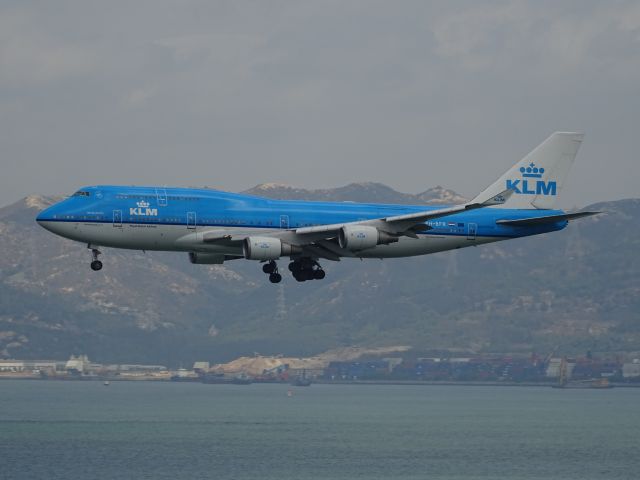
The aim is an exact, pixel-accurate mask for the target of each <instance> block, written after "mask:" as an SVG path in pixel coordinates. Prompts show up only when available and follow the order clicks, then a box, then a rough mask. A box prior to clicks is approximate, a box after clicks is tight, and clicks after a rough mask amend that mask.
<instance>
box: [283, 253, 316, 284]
mask: <svg viewBox="0 0 640 480" xmlns="http://www.w3.org/2000/svg"><path fill="white" fill-rule="evenodd" d="M289 271H290V272H291V274H292V275H293V278H295V279H296V280H297V281H298V282H305V281H307V280H322V279H323V278H324V277H325V272H324V270H323V269H322V267H321V266H320V264H319V263H318V262H316V261H315V260H312V259H310V258H300V259H298V260H294V261H293V262H291V263H290V264H289Z"/></svg>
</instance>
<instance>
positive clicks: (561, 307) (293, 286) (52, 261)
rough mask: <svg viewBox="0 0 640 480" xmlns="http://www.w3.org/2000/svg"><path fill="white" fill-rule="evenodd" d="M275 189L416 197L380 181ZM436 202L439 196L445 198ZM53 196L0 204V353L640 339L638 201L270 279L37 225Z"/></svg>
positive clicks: (212, 355)
mask: <svg viewBox="0 0 640 480" xmlns="http://www.w3.org/2000/svg"><path fill="white" fill-rule="evenodd" d="M251 193H254V194H257V193H260V194H263V195H265V196H267V195H268V196H271V197H274V198H305V199H310V200H352V201H369V202H398V203H426V202H427V201H431V202H435V203H437V202H443V201H447V202H448V201H451V200H453V199H455V200H456V201H462V197H460V196H458V195H457V194H455V192H451V191H447V190H444V189H432V190H427V191H426V192H424V193H423V194H419V195H409V194H403V193H400V192H395V191H394V190H392V189H390V188H389V187H386V186H384V185H378V184H353V185H348V186H346V187H342V188H338V189H335V190H314V191H306V190H301V189H294V188H292V187H281V186H277V187H276V186H265V185H262V186H258V187H256V188H254V189H252V190H251ZM445 199H446V200H445ZM54 200H55V198H50V197H40V196H32V197H27V198H25V199H23V200H21V201H19V202H17V203H15V204H13V205H10V206H7V207H4V208H2V209H0V356H3V357H20V358H35V357H40V358H43V357H53V358H65V357H67V356H68V355H69V354H71V353H86V354H88V355H89V356H90V357H91V358H93V359H95V360H97V361H102V362H109V361H118V362H144V363H162V364H169V365H179V364H183V365H188V364H189V363H190V362H192V361H194V360H196V359H199V360H209V361H212V362H221V361H224V360H227V359H229V358H232V357H235V356H238V355H242V354H252V353H253V352H260V353H263V354H272V353H284V354H287V355H292V356H297V355H312V354H314V353H318V352H321V351H324V350H327V349H330V348H336V347H341V346H347V345H361V346H386V345H411V346H413V347H414V348H417V349H444V348H450V349H466V350H475V351H520V352H524V351H531V350H534V349H535V350H538V351H541V352H546V351H548V350H549V349H552V348H553V347H555V346H556V345H561V347H562V348H563V349H564V351H567V352H569V351H579V352H583V351H586V350H587V349H591V350H593V351H626V352H628V351H639V350H640V321H639V320H640V318H639V312H640V278H639V277H640V275H639V272H640V256H639V255H638V252H639V251H640V249H639V248H638V247H639V246H640V231H639V230H640V228H639V227H638V225H639V224H640V200H638V199H631V200H621V201H617V202H608V203H603V204H598V205H592V206H590V207H589V208H590V209H591V208H593V209H599V210H603V211H606V212H607V213H606V214H603V215H601V216H598V217H592V218H587V219H583V220H581V221H578V222H574V223H573V224H572V225H570V226H569V228H567V229H565V230H564V231H562V232H558V233H554V234H549V235H544V236H539V237H533V238H528V239H522V240H514V241H510V242H503V243H500V244H495V245H490V246H484V247H479V248H470V249H465V250H459V251H456V252H447V253H442V254H436V255H429V256H426V257H418V258H411V259H399V260H385V261H380V260H370V261H364V262H360V261H357V260H345V261H342V262H339V263H331V262H325V264H324V266H325V269H326V270H327V278H326V279H325V280H324V281H322V282H306V283H304V284H298V283H296V282H294V281H293V280H292V279H290V278H288V277H286V278H285V281H284V282H283V283H282V284H280V285H277V286H275V285H271V284H269V283H268V282H266V281H265V278H264V276H263V274H262V273H261V272H260V269H259V266H258V264H256V263H253V262H246V261H235V262H229V263H227V264H225V265H221V266H216V265H214V266H205V265H191V264H190V263H189V262H188V260H187V258H186V254H179V253H157V252H154V253H147V254H143V253H141V252H129V251H120V250H115V249H104V253H105V254H104V255H103V258H102V259H103V261H104V263H105V268H104V269H103V270H102V271H101V272H92V271H91V270H90V269H89V267H88V262H89V252H88V251H87V250H86V248H85V247H84V246H83V245H81V244H78V243H75V242H72V241H68V240H64V239H61V238H59V237H56V236H54V235H52V234H50V233H48V232H46V231H45V230H44V229H42V228H40V227H39V226H38V225H37V224H36V223H35V222H34V218H35V216H36V214H37V212H38V211H39V210H40V209H41V208H43V207H44V206H45V205H47V204H49V203H51V202H52V201H54Z"/></svg>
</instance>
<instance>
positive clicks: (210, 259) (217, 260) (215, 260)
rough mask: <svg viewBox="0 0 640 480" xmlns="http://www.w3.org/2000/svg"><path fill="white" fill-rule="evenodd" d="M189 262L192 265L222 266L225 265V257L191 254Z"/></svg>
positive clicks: (221, 255) (216, 254)
mask: <svg viewBox="0 0 640 480" xmlns="http://www.w3.org/2000/svg"><path fill="white" fill-rule="evenodd" d="M189 261H190V262H191V263H200V264H208V265H220V264H222V263H224V255H223V254H220V253H202V252H189Z"/></svg>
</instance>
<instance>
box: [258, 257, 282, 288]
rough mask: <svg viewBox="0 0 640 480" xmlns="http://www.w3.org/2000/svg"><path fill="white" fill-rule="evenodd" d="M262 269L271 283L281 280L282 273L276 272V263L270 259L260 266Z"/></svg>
mask: <svg viewBox="0 0 640 480" xmlns="http://www.w3.org/2000/svg"><path fill="white" fill-rule="evenodd" d="M262 271H263V272H264V273H266V274H268V275H269V281H270V282H271V283H280V282H281V281H282V275H280V273H278V264H277V263H276V262H275V261H273V260H271V261H269V262H267V263H265V264H264V265H263V266H262Z"/></svg>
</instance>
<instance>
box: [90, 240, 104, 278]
mask: <svg viewBox="0 0 640 480" xmlns="http://www.w3.org/2000/svg"><path fill="white" fill-rule="evenodd" d="M89 248H90V249H91V258H92V259H93V260H92V262H91V270H93V271H94V272H97V271H98V270H102V262H101V261H100V260H98V255H100V254H101V253H102V252H100V250H98V249H97V248H93V247H92V246H91V245H89Z"/></svg>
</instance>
